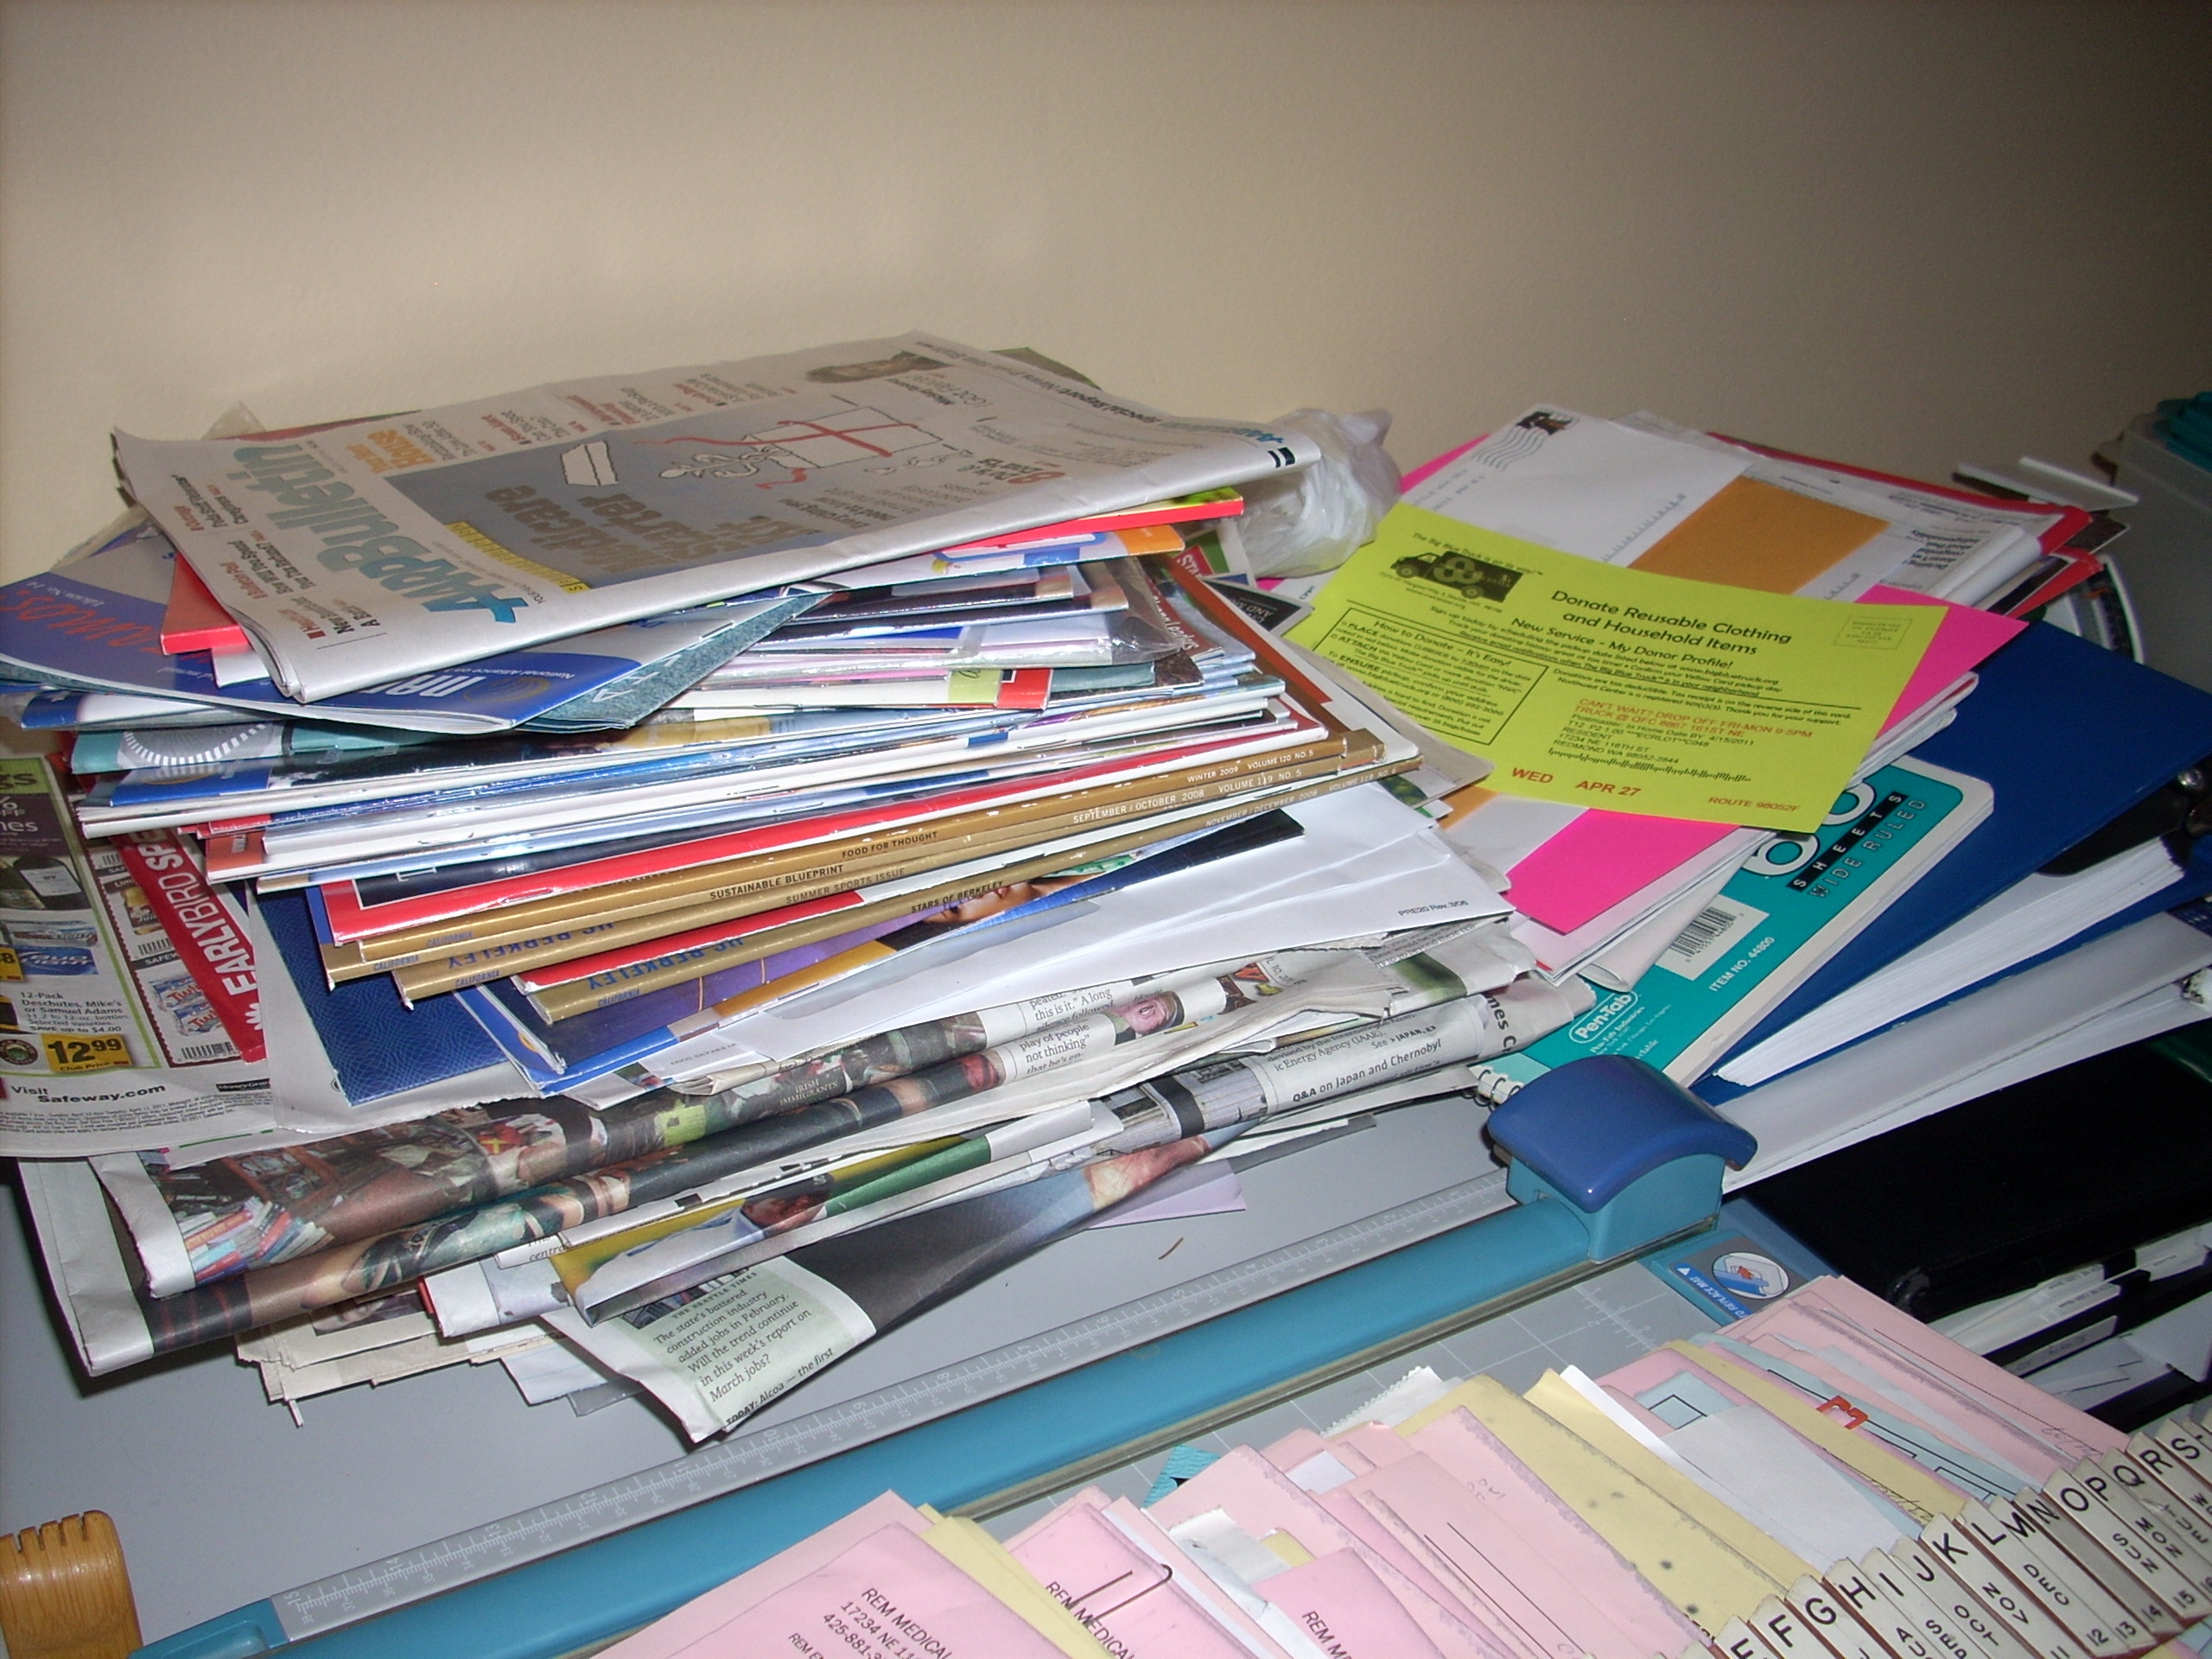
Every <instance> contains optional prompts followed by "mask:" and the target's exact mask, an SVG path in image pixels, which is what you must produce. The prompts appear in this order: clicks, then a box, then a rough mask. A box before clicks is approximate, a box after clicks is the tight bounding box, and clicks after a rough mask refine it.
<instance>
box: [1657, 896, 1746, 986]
mask: <svg viewBox="0 0 2212 1659" xmlns="http://www.w3.org/2000/svg"><path fill="white" fill-rule="evenodd" d="M1764 920H1766V912H1764V911H1763V910H1754V909H1753V908H1752V907H1751V906H1749V905H1747V904H1744V903H1742V902H1741V901H1740V900H1738V899H1731V898H1729V897H1728V896H1727V895H1726V893H1716V894H1715V895H1714V896H1713V902H1712V903H1710V904H1708V905H1707V906H1706V907H1705V908H1704V909H1703V910H1700V912H1698V913H1697V914H1696V915H1695V916H1694V917H1692V918H1690V921H1689V924H1688V925H1687V926H1685V927H1684V928H1683V929H1682V931H1681V932H1679V933H1677V934H1675V942H1674V943H1673V944H1670V945H1669V946H1668V947H1667V948H1666V949H1665V950H1662V951H1661V952H1660V953H1659V960H1658V961H1657V962H1656V963H1653V964H1652V965H1653V966H1654V967H1656V968H1664V969H1666V970H1667V971H1668V972H1669V973H1670V974H1679V975H1680V976H1681V977H1682V978H1684V979H1688V978H1691V977H1692V976H1694V975H1696V974H1698V973H1699V972H1700V971H1702V969H1703V968H1704V966H1705V964H1706V963H1707V962H1708V961H1710V960H1711V958H1713V957H1715V956H1717V955H1718V954H1719V953H1720V952H1721V951H1723V950H1726V949H1727V948H1728V947H1729V946H1730V945H1732V944H1735V943H1736V941H1737V940H1738V939H1740V938H1743V937H1744V935H1745V934H1746V933H1748V932H1750V931H1751V930H1752V929H1753V928H1754V927H1757V926H1758V925H1759V924H1760V923H1761V922H1763V921H1764Z"/></svg>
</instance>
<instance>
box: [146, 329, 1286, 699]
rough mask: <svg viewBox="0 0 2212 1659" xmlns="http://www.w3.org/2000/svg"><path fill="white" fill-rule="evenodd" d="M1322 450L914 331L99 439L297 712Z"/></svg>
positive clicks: (1242, 476) (1238, 478)
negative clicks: (274, 434)
mask: <svg viewBox="0 0 2212 1659" xmlns="http://www.w3.org/2000/svg"><path fill="white" fill-rule="evenodd" d="M1317 454H1318V451H1317V450H1316V449H1315V448H1314V447H1313V440H1312V439H1310V438H1307V437H1306V436H1304V435H1301V434H1299V433H1296V432H1290V431H1286V432H1282V433H1275V432H1271V431H1268V430H1265V429H1262V428H1258V427H1253V426H1243V425H1237V424H1235V423H1230V422H1225V421H1203V420H1187V419H1183V418H1179V417H1177V416H1167V415H1162V414H1160V413H1158V412H1156V411H1154V410H1148V409H1146V408H1144V407H1143V406H1142V405H1141V404H1133V403H1129V402H1128V401H1127V400H1125V399H1122V398H1119V397H1114V396H1112V395H1111V394H1109V393H1106V392H1103V391H1099V390H1098V389H1096V387H1093V386H1090V385H1085V384H1083V383H1081V382H1079V381H1076V380H1071V379H1068V378H1063V377H1061V376H1058V375H1055V374H1052V373H1048V372H1045V371H1043V370H1040V369H1037V368H1034V367H1032V366H1031V365H1029V364H1027V363H1024V362H1022V361H1020V360H1019V359H1014V358H1010V357H1003V356H1001V355H999V354H997V353H991V352H982V351H977V350H976V349H974V348H973V347H970V346H960V345H956V344H954V343H953V342H951V341H950V340H940V339H938V338H936V337H935V336H933V335H928V334H908V335H905V336H902V337H899V338H898V339H893V340H861V341H856V342H854V343H852V344H849V345H844V346H823V347H819V348H817V349H816V350H813V351H808V352H794V353H786V354H785V355H782V356H778V357H764V358H755V359H749V360H747V361H745V362H741V363H721V364H713V365H705V366H701V367H691V368H680V369H670V370H663V371H659V372H653V373H648V374H642V375H629V376H620V377H608V378H604V379H599V380H587V381H575V382H569V383H563V384H560V385H545V386H539V387H536V388H534V389H532V390H530V391H523V392H519V393H516V394H513V395H511V396H508V397H497V398H487V399H484V400H480V401H479V402H476V403H471V404H456V405H454V406H451V407H448V408H443V409H436V410H426V411H424V412H423V413H421V414H417V415H410V416H396V417H391V418H385V419H378V420H370V421H360V422H356V423H352V424H349V425H344V426H338V427H333V428H326V429H321V430H319V431H316V432H312V433H307V434H302V435H299V436H296V437H293V438H289V439H258V440H220V441H216V440H203V441H199V442H149V441H147V440H144V439H141V438H134V437H130V436H129V435H124V434H120V433H118V435H117V437H116V456H117V459H118V462H119V463H120V465H121V467H122V468H123V473H124V479H125V480H126V481H127V482H128V484H129V485H130V489H131V491H132V493H133V494H134V495H135V496H136V497H137V499H138V501H139V503H140V504H141V505H143V506H144V507H145V508H146V510H147V511H148V512H150V513H151V514H152V515H153V516H154V518H155V519H156V521H157V522H158V523H159V524H161V526H162V529H163V530H164V531H168V534H169V536H170V537H171V538H172V539H173V540H175V543H176V544H177V547H178V549H179V550H181V552H182V553H183V555H184V556H185V557H186V558H187V559H188V560H190V561H191V563H192V566H193V569H194V570H195V571H196V572H198V574H199V575H200V578H201V580H202V581H204V582H206V583H207V588H208V590H209V591H210V592H211V593H212V594H213V595H214V596H215V598H216V600H217V601H219V603H220V604H221V605H222V606H223V607H224V608H225V609H226V610H227V611H229V612H230V613H232V615H233V616H235V617H237V618H238V620H240V621H241V622H242V623H244V624H245V626H246V628H247V630H248V631H249V632H251V634H252V636H253V639H254V641H255V643H256V644H257V645H258V647H259V648H260V649H261V651H262V652H263V653H264V655H265V656H266V658H268V660H269V663H270V669H271V671H272V674H273V676H274V677H275V679H276V682H277V686H278V687H279V689H281V690H283V692H284V693H285V694H286V695H287V696H295V697H299V698H302V699H303V700H307V701H309V702H318V701H320V700H321V699H323V698H326V697H330V696H336V695H338V694H340V693H342V692H347V691H356V690H361V689H362V688H364V687H366V686H372V685H379V684H383V683H386V682H389V681H391V680H392V679H394V678H395V677H399V676H402V675H407V674H414V673H421V672H426V671H430V670H435V669H441V668H445V667H448V666H449V665H451V664H455V663H464V662H470V661H473V660H474V659H476V658H481V657H484V656H486V655H487V654H488V653H490V652H493V651H499V650H518V649H520V648H522V647H523V646H525V645H537V644H541V643H543V642H544V641H548V640H553V639H564V638H566V637H568V636H569V635H570V634H576V633H582V632H586V631H587V630H588V629H592V628H597V627H604V626H608V625H609V624H613V623H620V622H628V621H632V620H637V619H639V618H642V617H648V616H657V615H660V614H663V613H666V612H670V611H674V610H680V609H682V608H683V607H686V606H691V605H698V604H702V603H704V602H706V601H712V600H719V599H728V598H730V597H732V596H734V595H736V594H751V593H759V592H760V591H761V590H762V589H765V588H774V587H777V586H779V585H781V584H784V583H787V582H799V581H803V580H804V579H806V578H808V577H811V576H819V575H827V574H829V573H832V572H836V571H841V570H849V569H852V568H853V567H855V566H856V565H862V564H868V563H874V562H877V561H880V560H886V559H892V558H896V557H899V556H901V555H905V554H912V553H923V552H931V551H934V550H938V549H940V548H944V547H947V546H950V545H952V544H954V543H967V542H973V541H976V540H978V539H979V538H982V537H990V536H996V535H1000V534H1001V533H1003V532H1005V531H1014V530H1021V529H1026V528H1027V527H1029V526H1032V525H1042V524H1057V523H1058V522H1060V521H1063V520H1065V519H1071V518H1081V517H1082V516H1084V514H1087V513H1095V512H1104V511H1109V510H1111V509H1115V508H1121V507H1131V506H1135V505H1139V504H1140V503H1143V502H1148V501H1155V500H1158V499H1161V498H1163V497H1167V496H1177V495H1185V494H1189V493H1193V492H1197V491H1204V490H1211V489H1215V488H1217V487H1219V486H1224V485H1234V484H1240V483H1243V482H1245V481H1246V480H1250V479H1254V478H1258V477H1262V476H1264V475H1266V474H1269V473H1272V472H1275V471H1278V470H1280V469H1282V468H1285V467H1300V466H1304V465H1306V464H1307V463H1308V462H1310V461H1313V460H1314V459H1315V458H1316V455H1317Z"/></svg>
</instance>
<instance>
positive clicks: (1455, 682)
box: [1290, 506, 1942, 829]
mask: <svg viewBox="0 0 2212 1659" xmlns="http://www.w3.org/2000/svg"><path fill="white" fill-rule="evenodd" d="M1941 620H1942V607H1940V606H1935V605H1846V604H1840V603H1837V602H1835V601H1831V600H1824V599H1797V598H1794V597H1792V596H1790V595H1789V594H1764V593H1758V592H1755V591H1753V590H1752V589H1750V588H1727V587H1722V586H1720V585H1719V584H1718V583H1715V582H1691V581H1688V580H1685V579H1684V578H1682V577H1679V576H1662V575H1652V574H1649V572H1645V571H1639V570H1636V569H1623V568H1622V567H1619V566H1618V565H1610V564H1601V563H1599V562H1597V561H1596V560H1594V559H1584V558H1578V557H1576V556H1574V555H1573V554H1571V553H1557V552H1554V551H1553V550H1551V549H1549V548H1544V547H1538V546H1536V545H1535V544H1534V543H1529V542H1518V541H1515V540H1514V539H1513V538H1512V537H1510V536H1500V535H1498V534H1497V533H1496V532H1494V531H1487V530H1478V529H1477V528H1475V527H1474V526H1472V525H1470V524H1461V523H1459V521H1458V520H1457V519H1452V518H1443V517H1441V516H1440V515H1439V514H1436V513H1433V512H1423V511H1422V510H1421V508H1419V507H1411V506H1399V507H1396V508H1394V509H1393V510H1392V511H1391V512H1390V514H1389V517H1388V518H1385V519H1384V520H1383V527H1382V530H1381V531H1380V533H1379V534H1378V535H1377V536H1376V538H1375V539H1374V540H1373V541H1372V542H1370V543H1368V544H1367V545H1366V546H1365V547H1363V548H1362V549H1361V550H1359V551H1358V552H1357V553H1355V554H1354V555H1352V556H1351V560H1350V562H1349V563H1346V564H1345V566H1344V569H1341V570H1339V571H1338V573H1337V574H1336V575H1335V577H1334V578H1332V580H1331V582H1329V584H1328V586H1327V587H1325V588H1323V589H1322V590H1321V592H1320V594H1319V596H1318V597H1317V598H1316V599H1315V600H1314V601H1313V614H1312V615H1311V616H1309V617H1307V618H1306V620H1304V621H1302V622H1300V624H1299V625H1298V626H1296V627H1295V628H1294V629H1293V630H1291V635H1290V637H1291V638H1292V639H1294V640H1296V641H1297V642H1298V643H1299V644H1300V645H1305V646H1306V647H1307V648H1308V649H1310V650H1313V651H1318V652H1320V654H1321V655H1322V656H1324V657H1326V658H1330V659H1331V660H1332V661H1333V662H1338V663H1341V664H1344V667H1346V668H1348V669H1350V670H1351V671H1352V672H1353V673H1354V674H1356V675H1357V676H1358V677H1360V678H1361V679H1363V680H1364V681H1365V682H1367V683H1368V684H1370V685H1371V686H1373V687H1374V688H1375V689H1376V690H1378V691H1381V692H1382V693H1383V695H1384V696H1388V697H1389V698H1390V699H1391V700H1392V701H1393V702H1396V703H1397V704H1398V705H1399V707H1401V708H1402V709H1404V710H1405V711H1406V712H1407V713H1408V714H1409V715H1413V716H1414V718H1415V719H1416V720H1419V721H1422V722H1423V723H1424V724H1426V725H1427V726H1428V727H1429V728H1431V729H1432V730H1433V731H1435V732H1436V733H1437V734H1439V735H1440V736H1442V737H1445V738H1447V739H1449V740H1450V741H1452V742H1453V743H1456V744H1458V745H1459V747H1462V748H1465V749H1468V750H1471V751H1472V752H1473V753H1477V754H1479V755H1482V756H1484V757H1485V758H1486V759H1488V760H1491V761H1493V762H1495V763H1496V765H1497V772H1495V773H1493V774H1492V775H1491V778H1490V779H1488V782H1489V783H1490V785H1491V786H1492V787H1493V788H1497V789H1502V790H1505V791H1509V792H1510V793H1513V794H1516V795H1531V796H1535V797H1536V798H1539V799H1541V800H1548V801H1567V802H1571V803H1573V804H1575V805H1577V806H1610V807H1616V808H1618V809H1620V810H1624V811H1630V812H1649V813H1654V814H1656V815H1659V816H1661V817H1676V818H1701V819H1707V820H1711V821H1713V822H1716V823H1751V824H1758V825H1762V826H1764V827H1770V828H1773V829H1817V828H1819V827H1820V824H1821V819H1822V817H1823V816H1824V815H1825V814H1826V813H1827V810H1828V808H1829V806H1830V805H1831V804H1833V803H1834V800H1835V798H1836V797H1837V795H1839V794H1840V793H1841V792H1842V790H1843V788H1844V786H1845V785H1846V784H1847V783H1848V782H1849V780H1850V777H1851V773H1852V772H1853V770H1854V769H1855V768H1856V767H1857V766H1858V765H1859V761H1860V760H1863V759H1864V758H1865V756H1866V750H1867V747H1868V746H1869V745H1870V744H1871V743H1872V741H1874V738H1875V736H1876V734H1878V733H1879V732H1880V730H1881V728H1882V725H1883V722H1884V721H1885V720H1886V719H1887V718H1888V715H1889V713H1890V709H1891V707H1892V706H1893V705H1894V704H1895V703H1896V702H1897V694H1898V693H1899V692H1901V691H1902V690H1904V686H1905V682H1906V681H1907V680H1908V679H1909V678H1910V677H1911V675H1912V671H1913V670H1914V669H1915V668H1916V666H1917V665H1918V664H1919V662H1920V658H1921V653H1922V652H1925V651H1926V650H1927V649H1928V644H1929V640H1930V639H1933V638H1934V637H1935V633H1936V626H1937V624H1938V623H1939V622H1940V621H1941Z"/></svg>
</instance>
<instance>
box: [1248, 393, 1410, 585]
mask: <svg viewBox="0 0 2212 1659" xmlns="http://www.w3.org/2000/svg"><path fill="white" fill-rule="evenodd" d="M1268 425H1269V426H1272V427H1277V428H1281V427H1289V428H1292V429H1294V430H1296V431H1299V432H1302V433H1304V434H1305V435H1306V436H1308V437H1310V438H1312V439H1313V441H1314V442H1315V443H1317V444H1319V446H1320V449H1321V458H1320V460H1319V461H1315V462H1314V463H1313V465H1312V466H1310V467H1301V468H1300V470H1299V471H1297V472H1294V473H1289V474H1284V475H1282V476H1281V477H1278V478H1268V479H1262V480H1259V481H1258V482H1256V483H1253V484H1248V485H1246V486H1244V512H1243V517H1242V518H1239V520H1238V521H1237V529H1238V531H1240V532H1241V534H1242V536H1243V542H1244V556H1245V557H1246V558H1247V559H1249V561H1250V562H1251V565H1252V572H1253V574H1254V575H1261V576H1312V575H1319V574H1320V573H1321V572H1323V571H1325V570H1333V569H1336V568H1337V567H1338V565H1340V564H1342V563H1344V561H1345V560H1346V559H1348V558H1350V557H1351V554H1352V550H1354V549H1355V548H1357V547H1359V546H1361V545H1362V544H1363V543H1366V542H1367V541H1369V540H1370V539H1371V538H1372V537H1374V534H1375V527H1376V524H1380V523H1381V522H1382V519H1383V514H1384V513H1386V512H1389V510H1390V509H1391V508H1392V507H1393V506H1395V505H1397V500H1398V464H1397V462H1395V461H1392V460H1391V459H1390V457H1389V454H1388V452H1387V451H1385V450H1384V449H1383V439H1384V438H1385V437H1387V436H1388V435H1389V431H1390V411H1389V410H1386V409H1370V410H1366V411H1364V412H1363V413H1361V414H1357V415H1332V414H1330V413H1329V412H1328V411H1327V410H1322V409H1300V410H1292V411H1291V412H1290V413H1289V414H1287V415H1285V416H1281V418H1280V419H1277V420H1274V421H1270V422H1269V423H1268Z"/></svg>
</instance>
